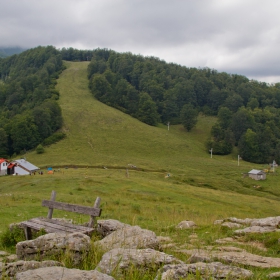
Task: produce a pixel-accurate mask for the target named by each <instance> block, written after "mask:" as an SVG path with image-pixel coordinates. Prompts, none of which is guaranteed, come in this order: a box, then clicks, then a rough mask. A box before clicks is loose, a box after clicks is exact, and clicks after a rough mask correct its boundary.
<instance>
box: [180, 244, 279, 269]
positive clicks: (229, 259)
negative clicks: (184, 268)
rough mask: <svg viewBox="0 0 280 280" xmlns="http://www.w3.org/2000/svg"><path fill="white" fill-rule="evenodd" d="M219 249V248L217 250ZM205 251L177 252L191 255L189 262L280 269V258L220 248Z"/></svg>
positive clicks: (182, 250)
mask: <svg viewBox="0 0 280 280" xmlns="http://www.w3.org/2000/svg"><path fill="white" fill-rule="evenodd" d="M217 249H218V248H217ZM217 249H216V250H211V251H207V250H203V249H194V250H184V249H180V250H177V251H178V252H181V253H185V254H187V255H190V258H189V260H188V262H190V263H195V262H212V261H214V260H219V261H223V262H226V263H235V264H242V265H250V266H254V267H260V268H272V267H277V268H280V258H272V257H263V256H259V255H254V254H251V253H248V252H246V251H245V250H243V251H241V252H240V249H239V248H238V251H236V250H235V251H233V250H231V251H225V250H224V249H223V248H219V249H218V250H217Z"/></svg>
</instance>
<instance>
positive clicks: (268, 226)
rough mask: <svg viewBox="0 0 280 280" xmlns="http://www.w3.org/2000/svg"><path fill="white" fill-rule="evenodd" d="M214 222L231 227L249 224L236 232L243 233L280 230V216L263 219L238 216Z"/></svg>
mask: <svg viewBox="0 0 280 280" xmlns="http://www.w3.org/2000/svg"><path fill="white" fill-rule="evenodd" d="M214 224H216V225H218V224H220V225H221V226H225V227H229V228H234V227H236V228H240V227H244V226H247V227H246V228H243V229H239V230H236V231H235V232H234V233H235V234H243V233H265V232H274V231H280V216H277V217H268V218H262V219H248V218H247V219H237V218H227V219H224V220H217V221H215V222H214Z"/></svg>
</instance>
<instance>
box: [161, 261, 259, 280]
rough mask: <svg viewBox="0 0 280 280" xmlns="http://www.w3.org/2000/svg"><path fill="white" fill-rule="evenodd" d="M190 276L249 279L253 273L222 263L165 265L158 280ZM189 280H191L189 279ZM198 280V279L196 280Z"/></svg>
mask: <svg viewBox="0 0 280 280" xmlns="http://www.w3.org/2000/svg"><path fill="white" fill-rule="evenodd" d="M188 275H194V276H196V275H200V276H201V277H202V279H212V277H213V279H247V278H250V277H252V276H253V273H252V272H251V271H249V270H247V269H243V268H239V267H236V266H229V265H224V264H222V263H220V262H213V263H201V262H199V263H195V264H178V265H165V266H164V267H163V268H162V269H161V270H160V271H159V273H158V276H157V278H156V279H158V280H160V279H161V280H177V279H178V280H179V279H182V278H186V277H188ZM188 279H189V278H188ZM196 279H197V278H196Z"/></svg>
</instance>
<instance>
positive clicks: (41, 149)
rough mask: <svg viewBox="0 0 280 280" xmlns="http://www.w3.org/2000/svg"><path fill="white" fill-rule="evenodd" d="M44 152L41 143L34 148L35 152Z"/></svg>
mask: <svg viewBox="0 0 280 280" xmlns="http://www.w3.org/2000/svg"><path fill="white" fill-rule="evenodd" d="M44 152H45V149H44V147H43V146H42V145H41V144H39V145H38V146H37V148H36V153H37V154H43V153H44Z"/></svg>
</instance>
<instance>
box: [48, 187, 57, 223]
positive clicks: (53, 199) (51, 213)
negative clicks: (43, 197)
mask: <svg viewBox="0 0 280 280" xmlns="http://www.w3.org/2000/svg"><path fill="white" fill-rule="evenodd" d="M55 197H56V192H55V191H52V194H51V201H55ZM52 215H53V208H49V212H48V216H47V218H48V219H51V218H52Z"/></svg>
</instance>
